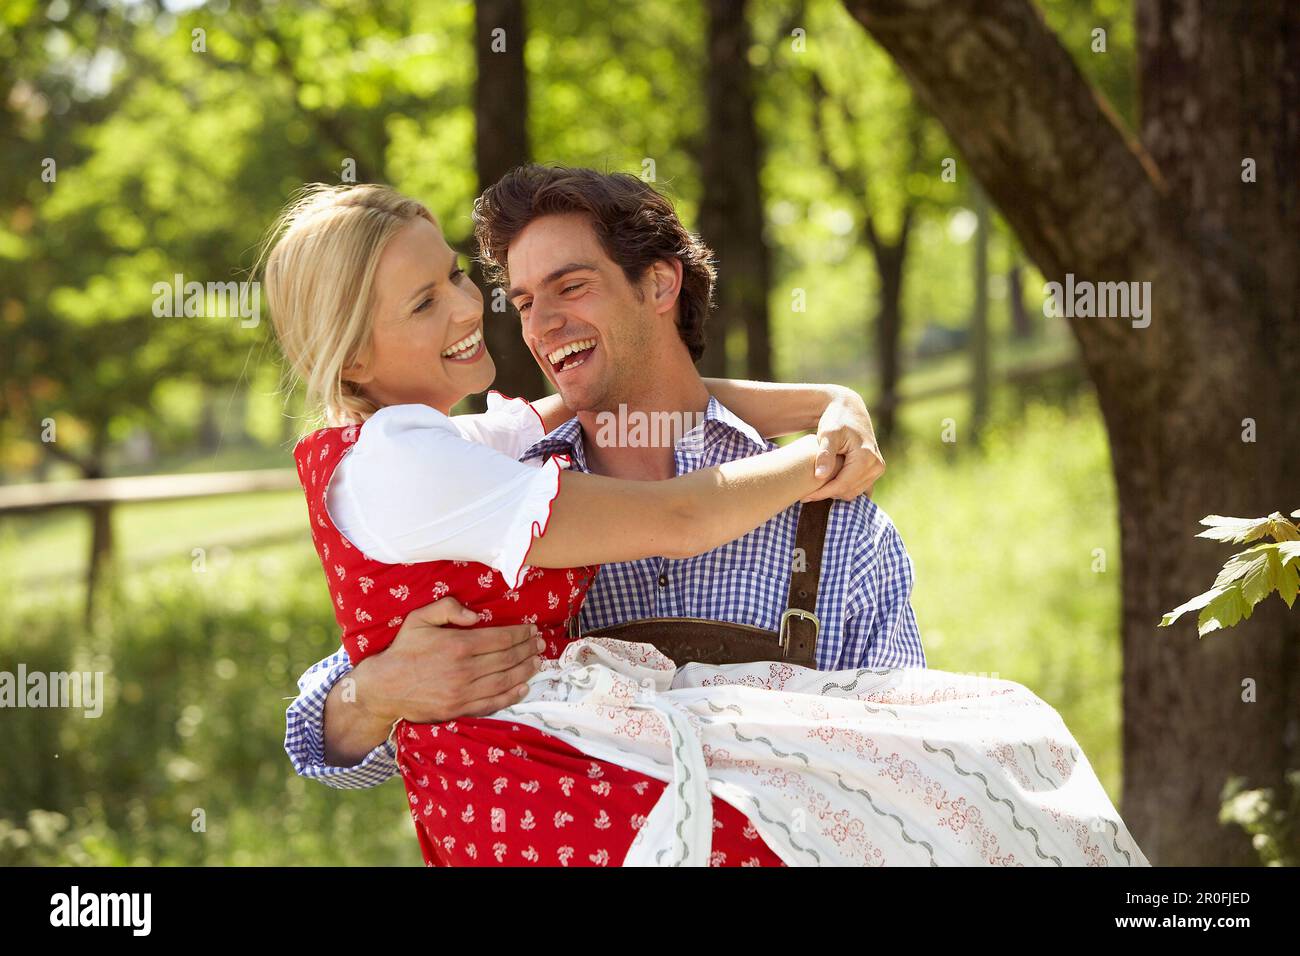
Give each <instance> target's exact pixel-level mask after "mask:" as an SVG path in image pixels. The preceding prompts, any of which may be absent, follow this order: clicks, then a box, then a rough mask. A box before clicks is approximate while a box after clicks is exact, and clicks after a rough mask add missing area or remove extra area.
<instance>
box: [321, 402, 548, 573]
mask: <svg viewBox="0 0 1300 956" xmlns="http://www.w3.org/2000/svg"><path fill="white" fill-rule="evenodd" d="M457 417H464V416H457ZM539 427H540V426H539ZM539 437H540V436H539ZM562 463H563V464H565V465H567V464H568V461H567V459H564V458H563V457H562V456H561V457H559V458H551V459H548V460H547V461H546V462H545V464H542V465H541V466H540V467H539V466H538V465H537V464H536V463H531V464H523V463H520V462H518V461H516V460H514V458H512V457H509V456H507V455H505V454H502V453H501V452H500V451H497V450H496V449H495V448H490V447H488V446H487V445H485V444H480V443H478V442H475V441H471V440H468V439H466V438H465V437H464V436H463V435H462V433H461V431H460V430H459V429H458V428H457V427H456V425H455V423H454V419H452V418H448V417H447V416H446V415H444V414H442V413H441V412H439V411H437V410H435V409H433V408H430V407H429V406H427V405H390V406H388V407H387V408H382V409H380V410H379V411H378V412H376V413H375V414H374V415H372V416H371V417H370V418H369V419H368V420H367V421H366V423H365V424H364V425H363V426H362V427H361V434H360V435H359V437H358V438H357V441H356V443H355V444H354V445H353V446H352V448H351V449H350V450H349V451H348V452H347V454H346V455H344V457H343V459H342V460H341V461H340V462H339V464H338V467H337V468H336V469H335V471H334V475H333V477H332V478H331V480H330V486H329V490H328V492H327V496H326V507H327V508H328V510H329V515H330V518H331V520H333V522H334V525H335V527H337V528H338V529H339V531H340V532H341V533H342V534H343V536H344V537H345V538H347V539H348V541H350V542H351V543H352V544H353V545H355V546H356V547H357V548H359V549H360V550H361V552H362V553H363V554H365V555H366V556H368V557H370V558H373V559H375V560H378V561H382V562H384V563H385V564H413V563H416V562H420V561H444V560H446V561H452V560H456V561H477V562H479V563H481V564H486V565H488V566H489V567H492V568H495V569H496V570H497V571H499V572H501V576H502V577H503V578H505V580H506V583H507V584H508V585H509V586H510V587H512V588H517V587H519V585H520V584H521V583H522V579H523V573H524V571H525V570H526V568H527V565H526V563H525V560H526V558H527V556H528V550H529V548H530V547H531V545H532V542H533V539H534V538H537V537H541V536H542V535H543V534H545V533H546V526H547V523H548V522H549V520H550V514H551V502H552V501H553V500H554V499H555V496H556V495H557V494H558V493H559V490H560V469H561V464H562Z"/></svg>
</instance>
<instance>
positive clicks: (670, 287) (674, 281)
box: [649, 259, 682, 315]
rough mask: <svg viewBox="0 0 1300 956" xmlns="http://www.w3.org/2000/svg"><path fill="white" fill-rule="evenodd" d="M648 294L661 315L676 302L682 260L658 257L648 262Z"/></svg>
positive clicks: (680, 284)
mask: <svg viewBox="0 0 1300 956" xmlns="http://www.w3.org/2000/svg"><path fill="white" fill-rule="evenodd" d="M649 279H650V296H651V299H652V301H653V303H654V307H655V312H657V313H659V314H660V315H662V314H663V313H665V312H667V311H668V310H670V309H671V308H672V307H673V306H674V305H676V304H677V298H678V296H680V295H681V292H682V260H680V259H658V260H656V261H655V262H652V263H651V264H650V271H649Z"/></svg>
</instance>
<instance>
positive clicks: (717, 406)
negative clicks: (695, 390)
mask: <svg viewBox="0 0 1300 956" xmlns="http://www.w3.org/2000/svg"><path fill="white" fill-rule="evenodd" d="M727 431H731V432H734V433H736V434H738V435H740V436H741V437H742V438H744V439H745V440H746V441H748V442H749V443H750V444H751V445H754V446H755V447H756V448H757V449H759V450H760V451H765V450H767V448H768V447H769V444H768V442H766V441H764V440H763V436H762V435H760V434H759V433H758V432H757V431H756V430H755V429H754V426H753V425H751V424H749V422H747V421H745V420H744V419H742V418H740V417H739V416H738V415H736V414H735V412H733V411H731V409H729V408H727V406H725V405H723V404H722V403H721V402H720V401H718V400H717V399H716V398H714V397H713V396H712V395H710V396H709V404H708V406H707V407H706V408H705V410H704V420H703V421H702V422H700V423H699V424H698V425H696V426H695V427H694V428H692V429H691V430H690V431H688V432H687V433H686V434H685V435H683V436H682V438H681V439H680V440H679V441H678V443H677V451H678V452H679V453H685V454H691V453H692V451H694V452H695V453H696V454H702V453H703V451H704V450H705V449H706V448H707V447H708V446H710V445H712V444H715V443H716V442H717V441H718V439H719V438H720V437H721V434H723V433H725V432H727ZM549 455H569V456H571V457H572V458H573V460H574V463H575V464H577V466H578V467H579V468H580V469H581V470H582V471H586V470H587V455H586V449H585V448H584V446H583V441H582V425H581V423H580V422H579V421H578V419H577V418H576V417H574V418H570V419H569V420H568V421H567V422H565V423H564V424H562V425H560V426H558V427H557V428H554V429H552V430H551V431H550V432H549V433H548V434H546V435H545V436H543V437H542V439H541V440H540V441H537V442H534V443H533V444H532V445H530V446H529V448H528V450H527V451H525V452H524V453H523V455H522V456H520V459H519V460H520V461H529V460H532V459H535V458H543V457H546V456H549Z"/></svg>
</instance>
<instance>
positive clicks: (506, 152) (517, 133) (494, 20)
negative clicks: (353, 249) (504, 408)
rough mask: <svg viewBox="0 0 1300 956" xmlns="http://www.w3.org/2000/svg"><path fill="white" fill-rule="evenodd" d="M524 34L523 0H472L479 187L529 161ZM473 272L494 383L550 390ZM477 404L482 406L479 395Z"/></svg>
mask: <svg viewBox="0 0 1300 956" xmlns="http://www.w3.org/2000/svg"><path fill="white" fill-rule="evenodd" d="M495 31H503V32H495ZM526 38H527V26H526V24H525V22H524V5H523V0H477V2H476V3H475V4H474V50H475V55H476V62H477V64H478V81H477V82H476V83H475V86H474V130H475V137H474V160H475V164H476V166H477V170H478V188H479V192H480V193H482V192H483V191H484V190H485V189H487V188H488V186H491V185H492V184H493V183H495V182H496V181H497V180H498V179H500V178H501V177H502V176H504V175H505V174H506V173H507V172H509V171H510V170H511V169H513V168H514V167H516V166H520V165H522V164H524V163H527V162H528V161H529V155H530V151H529V147H528V73H527V70H526V68H525V65H524V42H525V39H526ZM494 46H495V49H494ZM503 47H504V48H503ZM470 277H471V278H472V279H473V280H474V283H475V284H476V285H477V286H478V287H479V289H480V290H481V291H482V293H483V335H484V338H485V339H486V340H487V345H488V350H489V352H491V354H492V360H493V361H494V362H495V363H496V367H497V377H496V382H495V383H494V385H493V387H494V388H496V389H498V390H500V391H502V392H504V393H505V394H506V395H511V396H516V395H517V396H522V397H524V398H540V397H541V396H543V395H545V394H547V392H548V391H549V390H550V389H549V388H548V386H547V380H546V376H545V375H544V374H543V373H542V370H541V369H540V368H538V366H537V362H536V360H535V359H534V358H533V355H532V353H531V352H530V351H529V350H528V347H527V346H526V345H525V344H524V341H523V338H522V336H521V335H520V326H519V314H518V313H517V312H516V311H515V309H514V306H512V305H511V304H510V303H509V302H507V301H506V299H505V297H504V296H499V295H494V293H493V289H492V287H491V286H489V285H487V284H486V283H485V282H484V279H483V275H482V271H481V270H480V269H479V267H478V264H477V262H475V265H474V268H473V269H472V270H471V272H470ZM477 404H478V406H479V407H480V408H481V407H482V399H481V397H480V398H479V399H477Z"/></svg>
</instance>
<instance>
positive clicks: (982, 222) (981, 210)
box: [970, 184, 992, 443]
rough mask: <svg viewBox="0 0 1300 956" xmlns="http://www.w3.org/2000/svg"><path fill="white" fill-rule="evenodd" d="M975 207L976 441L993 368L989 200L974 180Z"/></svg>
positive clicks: (973, 354) (984, 421)
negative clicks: (991, 351) (990, 312)
mask: <svg viewBox="0 0 1300 956" xmlns="http://www.w3.org/2000/svg"><path fill="white" fill-rule="evenodd" d="M971 192H972V193H973V197H974V203H973V205H974V207H975V237H974V238H975V256H974V261H973V262H972V263H971V265H972V268H973V270H974V282H973V283H972V287H973V291H974V301H973V302H972V303H971V315H970V359H971V370H970V385H971V388H970V399H971V401H970V404H971V427H970V435H971V439H972V440H973V441H974V442H976V443H978V442H979V440H980V436H981V435H982V434H983V433H984V426H985V425H986V424H988V419H989V393H990V391H991V390H992V370H991V369H990V361H989V204H988V199H987V198H985V196H984V190H982V189H980V188H979V186H978V184H973V185H972V187H971Z"/></svg>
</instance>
